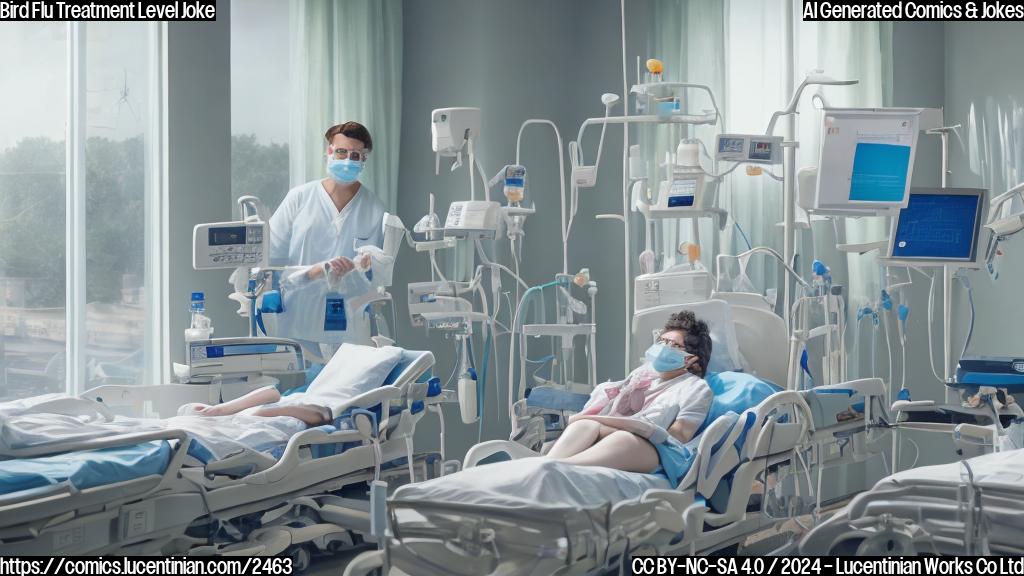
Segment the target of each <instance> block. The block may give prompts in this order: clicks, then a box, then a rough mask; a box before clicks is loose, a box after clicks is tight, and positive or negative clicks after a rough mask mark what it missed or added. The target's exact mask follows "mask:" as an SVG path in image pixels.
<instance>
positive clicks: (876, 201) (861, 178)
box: [814, 108, 920, 214]
mask: <svg viewBox="0 0 1024 576" xmlns="http://www.w3.org/2000/svg"><path fill="white" fill-rule="evenodd" d="M919 117H920V110H918V109H909V108H878V109H859V108H849V109H846V108H842V109H828V110H826V111H825V117H824V120H823V124H822V136H821V156H820V158H819V162H818V166H819V168H818V181H817V192H816V197H815V199H814V209H815V210H818V211H821V212H828V213H840V214H841V213H842V212H843V211H850V212H863V211H865V210H874V211H881V210H890V209H893V208H902V207H903V206H906V204H907V195H908V193H909V191H910V181H911V178H912V177H913V173H914V151H915V148H916V146H917V136H918V126H919Z"/></svg>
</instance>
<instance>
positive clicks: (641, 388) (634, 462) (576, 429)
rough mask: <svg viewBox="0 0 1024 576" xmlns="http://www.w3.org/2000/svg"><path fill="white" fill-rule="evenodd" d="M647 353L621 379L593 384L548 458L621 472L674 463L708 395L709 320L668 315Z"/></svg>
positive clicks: (702, 413)
mask: <svg viewBox="0 0 1024 576" xmlns="http://www.w3.org/2000/svg"><path fill="white" fill-rule="evenodd" d="M646 358H647V363H645V364H644V365H643V366H641V367H640V368H637V369H636V370H634V371H633V372H632V373H631V374H630V375H629V377H628V378H627V379H625V380H622V381H619V382H607V383H604V384H601V385H600V386H598V387H597V388H595V389H594V391H593V393H591V395H590V400H589V401H588V402H587V404H586V405H585V406H584V408H583V411H582V412H580V413H579V414H577V415H575V416H573V417H572V418H571V419H570V420H569V426H568V427H567V428H566V429H565V432H563V433H562V435H561V436H560V437H559V438H558V440H557V441H556V442H555V444H554V446H553V447H552V448H551V450H550V451H549V452H548V453H547V457H548V458H553V459H557V460H563V461H565V462H567V463H570V464H579V465H583V466H605V467H609V468H615V469H618V470H624V471H627V472H652V471H654V470H656V469H657V468H658V466H659V464H661V466H662V467H663V468H664V469H665V470H666V471H671V470H672V469H673V468H674V467H675V466H673V464H674V463H675V462H677V461H678V460H679V459H681V458H683V451H684V450H685V447H684V446H683V445H684V444H685V443H686V442H688V441H690V440H691V439H692V438H693V436H694V433H695V432H696V431H697V429H698V428H700V426H701V424H702V423H703V422H704V419H705V417H706V416H707V413H708V408H709V407H710V406H711V401H712V398H713V394H712V392H711V389H710V388H709V387H708V384H707V382H705V381H704V374H705V372H706V370H707V363H708V360H709V359H710V358H711V334H710V331H709V330H708V325H707V324H706V323H705V322H703V321H701V320H698V319H697V318H696V317H695V316H694V314H693V312H690V311H684V312H679V313H677V314H673V315H672V316H671V317H670V318H669V320H668V322H667V323H666V324H665V329H664V332H663V333H662V334H661V336H660V337H659V339H658V342H657V343H656V344H654V345H653V346H651V348H649V349H648V350H647V354H646ZM661 431H664V432H667V434H664V433H659V432H661ZM668 475H669V477H670V481H672V482H673V483H675V482H676V481H677V480H678V478H672V476H673V474H671V473H670V474H668Z"/></svg>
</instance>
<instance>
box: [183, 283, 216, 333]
mask: <svg viewBox="0 0 1024 576" xmlns="http://www.w3.org/2000/svg"><path fill="white" fill-rule="evenodd" d="M188 310H189V315H190V316H191V319H190V321H189V327H188V328H187V329H186V330H185V341H186V342H194V341H196V340H209V339H210V336H212V335H213V324H212V322H211V321H210V319H209V318H208V317H207V316H206V314H205V312H206V297H205V295H204V294H203V293H202V292H193V293H192V296H191V298H190V299H189V305H188Z"/></svg>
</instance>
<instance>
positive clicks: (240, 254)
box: [192, 221, 270, 270]
mask: <svg viewBox="0 0 1024 576" xmlns="http://www.w3.org/2000/svg"><path fill="white" fill-rule="evenodd" d="M269 241H270V233H269V224H267V223H266V222H243V221H238V222H217V223H214V224H197V225H196V227H195V228H194V229H193V232H192V267H193V268H194V269H196V270H217V269H231V268H238V267H239V266H248V267H252V268H258V267H265V266H267V265H268V263H269V262H268V259H269V257H270V252H269V250H267V243H268V242H269Z"/></svg>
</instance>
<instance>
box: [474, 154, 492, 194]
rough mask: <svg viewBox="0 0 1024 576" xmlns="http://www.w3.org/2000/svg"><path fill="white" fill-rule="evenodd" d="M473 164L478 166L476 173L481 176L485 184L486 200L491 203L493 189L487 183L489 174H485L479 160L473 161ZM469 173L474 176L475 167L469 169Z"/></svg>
mask: <svg viewBox="0 0 1024 576" xmlns="http://www.w3.org/2000/svg"><path fill="white" fill-rule="evenodd" d="M473 164H474V165H475V166H476V172H477V174H479V175H480V180H481V181H482V182H483V183H484V200H487V201H488V202H490V201H491V187H490V185H489V184H490V183H489V182H488V181H487V174H486V173H484V167H483V166H482V165H481V164H480V159H479V158H474V159H473ZM469 171H470V173H471V174H472V172H473V166H470V167H469Z"/></svg>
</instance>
